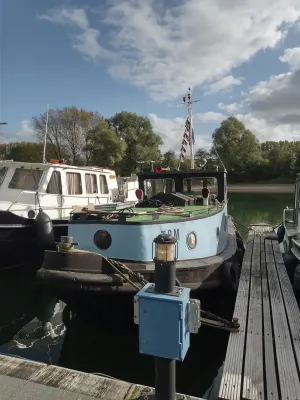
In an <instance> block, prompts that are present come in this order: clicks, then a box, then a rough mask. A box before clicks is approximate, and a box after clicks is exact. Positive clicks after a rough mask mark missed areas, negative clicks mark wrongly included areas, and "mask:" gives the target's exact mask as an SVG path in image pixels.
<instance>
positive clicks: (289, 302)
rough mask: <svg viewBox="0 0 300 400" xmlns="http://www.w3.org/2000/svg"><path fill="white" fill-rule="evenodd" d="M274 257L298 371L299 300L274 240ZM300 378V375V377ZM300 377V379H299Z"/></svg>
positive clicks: (299, 367) (299, 369)
mask: <svg viewBox="0 0 300 400" xmlns="http://www.w3.org/2000/svg"><path fill="white" fill-rule="evenodd" d="M272 246H273V252H274V258H275V263H276V268H277V274H278V278H279V283H280V287H281V293H282V296H283V300H284V306H285V311H286V316H287V320H288V324H289V328H290V335H291V340H292V344H293V348H294V353H295V356H296V363H297V366H298V373H299V371H300V311H299V307H298V304H297V300H296V298H295V295H294V290H293V287H292V285H291V282H290V280H289V277H288V274H287V270H286V267H285V265H284V263H283V258H282V254H281V252H280V248H279V243H278V242H277V241H275V240H273V241H272ZM299 378H300V377H299ZM299 378H298V379H299Z"/></svg>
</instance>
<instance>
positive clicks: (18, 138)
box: [2, 119, 36, 143]
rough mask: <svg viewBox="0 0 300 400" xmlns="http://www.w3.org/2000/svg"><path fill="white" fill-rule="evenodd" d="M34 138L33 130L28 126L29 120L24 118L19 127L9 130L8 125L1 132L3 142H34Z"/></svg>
mask: <svg viewBox="0 0 300 400" xmlns="http://www.w3.org/2000/svg"><path fill="white" fill-rule="evenodd" d="M35 140H36V139H35V136H34V131H33V129H32V128H31V126H30V122H29V121H28V120H26V119H24V120H23V121H22V122H21V129H18V130H16V131H10V130H9V125H8V126H7V128H5V130H4V129H3V132H2V142H4V143H10V142H34V141H35Z"/></svg>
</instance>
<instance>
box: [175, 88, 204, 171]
mask: <svg viewBox="0 0 300 400" xmlns="http://www.w3.org/2000/svg"><path fill="white" fill-rule="evenodd" d="M187 98H188V101H186V97H185V96H184V97H183V103H180V104H184V105H186V106H187V107H188V117H187V119H186V123H185V131H184V134H183V138H182V142H181V148H180V157H179V164H178V170H179V169H180V164H181V163H182V161H183V160H184V158H185V156H186V147H187V145H189V146H190V157H191V169H194V168H195V160H194V141H195V138H194V128H193V113H192V104H193V103H196V102H199V101H200V100H194V101H193V100H192V91H191V88H189V91H188V96H187Z"/></svg>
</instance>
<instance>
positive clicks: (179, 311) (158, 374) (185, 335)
mask: <svg viewBox="0 0 300 400" xmlns="http://www.w3.org/2000/svg"><path fill="white" fill-rule="evenodd" d="M153 243H154V246H155V254H154V257H153V261H154V264H155V279H154V284H153V283H150V282H149V283H147V284H146V285H145V286H144V287H143V288H142V289H141V290H140V291H139V292H138V293H137V294H136V295H135V296H134V322H135V323H136V324H138V325H139V350H140V353H141V354H147V355H149V356H152V357H154V362H155V400H175V399H176V360H177V361H184V358H185V356H186V353H187V351H188V349H189V346H190V333H197V332H198V329H199V327H200V301H199V300H194V299H190V289H189V288H186V287H182V286H181V285H180V284H179V285H178V286H176V287H175V279H176V259H177V258H178V257H177V255H178V252H177V250H178V247H177V240H176V238H174V237H173V236H172V235H167V234H160V235H158V236H157V237H156V238H155V239H154V240H153V242H152V246H153ZM152 249H153V247H152Z"/></svg>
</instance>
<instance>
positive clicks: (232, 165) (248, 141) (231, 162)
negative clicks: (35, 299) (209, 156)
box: [212, 117, 263, 173]
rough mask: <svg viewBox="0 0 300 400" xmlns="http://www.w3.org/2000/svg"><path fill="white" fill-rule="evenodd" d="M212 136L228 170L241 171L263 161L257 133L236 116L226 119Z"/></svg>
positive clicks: (214, 144)
mask: <svg viewBox="0 0 300 400" xmlns="http://www.w3.org/2000/svg"><path fill="white" fill-rule="evenodd" d="M212 138H213V146H214V148H215V149H216V151H217V153H218V154H219V156H220V158H221V160H222V161H223V163H224V165H225V166H226V168H227V170H228V172H235V173H241V172H242V171H245V170H248V169H249V168H252V167H253V166H254V165H257V164H260V163H261V162H262V161H263V159H262V154H261V148H260V144H259V142H258V140H257V139H256V137H255V135H254V134H253V133H252V132H251V131H250V130H249V129H246V127H245V125H244V124H243V123H242V122H240V121H239V120H238V119H237V118H235V117H229V118H228V119H226V120H224V121H223V122H222V123H221V126H220V127H219V128H217V129H216V130H215V132H214V133H213V135H212Z"/></svg>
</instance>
